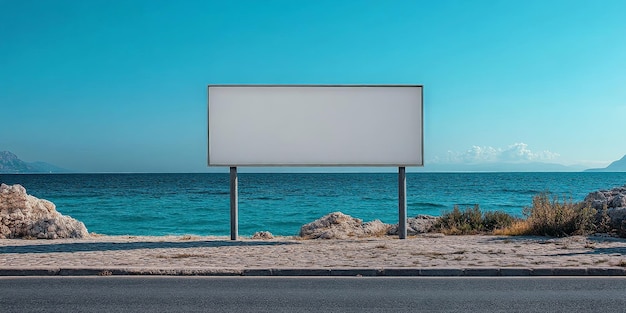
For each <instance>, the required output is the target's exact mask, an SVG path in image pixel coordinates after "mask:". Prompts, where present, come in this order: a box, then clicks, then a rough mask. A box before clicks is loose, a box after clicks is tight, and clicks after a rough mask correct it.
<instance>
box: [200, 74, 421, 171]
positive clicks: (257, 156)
mask: <svg viewBox="0 0 626 313" xmlns="http://www.w3.org/2000/svg"><path fill="white" fill-rule="evenodd" d="M422 102H423V87H422V86H421V85H209V86H208V164H209V166H231V167H233V166H422V165H423V104H422Z"/></svg>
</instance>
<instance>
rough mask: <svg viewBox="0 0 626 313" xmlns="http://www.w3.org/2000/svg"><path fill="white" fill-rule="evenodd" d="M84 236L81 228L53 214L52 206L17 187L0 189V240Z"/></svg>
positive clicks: (71, 219) (83, 229)
mask: <svg viewBox="0 0 626 313" xmlns="http://www.w3.org/2000/svg"><path fill="white" fill-rule="evenodd" d="M87 236H89V233H88V232H87V228H86V227H85V224H83V223H81V222H79V221H77V220H75V219H73V218H71V217H69V216H65V215H62V214H61V213H59V212H57V210H56V206H55V205H54V203H52V202H50V201H48V200H44V199H38V198H35V197H33V196H31V195H28V194H27V193H26V189H25V188H24V187H22V186H21V185H13V186H9V185H6V184H1V185H0V239H4V238H38V239H56V238H84V237H87Z"/></svg>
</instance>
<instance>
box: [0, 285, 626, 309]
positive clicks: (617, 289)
mask: <svg viewBox="0 0 626 313" xmlns="http://www.w3.org/2000/svg"><path fill="white" fill-rule="evenodd" d="M625 295H626V278H618V277H604V278H573V277H543V278H536V277H493V278H452V277H449V278H423V277H422V278H418V277H415V278H413V277H395V278H388V277H337V278H333V277H268V278H263V277H159V276H140V277H130V276H119V277H118V276H109V277H0V308H1V309H0V311H1V312H3V313H10V312H468V311H474V312H516V311H517V312H519V311H523V312H546V311H550V312H594V311H595V312H599V311H601V312H623V310H624V308H626V296H625Z"/></svg>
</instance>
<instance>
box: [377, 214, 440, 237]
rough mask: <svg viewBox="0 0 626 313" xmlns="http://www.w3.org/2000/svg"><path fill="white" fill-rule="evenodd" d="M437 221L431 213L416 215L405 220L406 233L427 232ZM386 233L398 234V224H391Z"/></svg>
mask: <svg viewBox="0 0 626 313" xmlns="http://www.w3.org/2000/svg"><path fill="white" fill-rule="evenodd" d="M436 222H437V217H436V216H431V215H422V214H420V215H418V216H416V217H411V218H408V219H407V220H406V233H407V235H408V236H413V235H417V234H423V233H428V232H430V231H431V230H432V228H433V226H434V225H435V223H436ZM387 234H388V235H397V234H398V224H395V225H392V226H391V227H390V228H389V231H388V232H387Z"/></svg>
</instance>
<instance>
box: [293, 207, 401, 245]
mask: <svg viewBox="0 0 626 313" xmlns="http://www.w3.org/2000/svg"><path fill="white" fill-rule="evenodd" d="M389 227H390V225H389V224H384V223H383V222H381V221H379V220H375V221H371V222H367V223H363V221H362V220H361V219H358V218H354V217H352V216H349V215H346V214H343V213H341V212H334V213H330V214H328V215H325V216H323V217H321V218H320V219H318V220H315V221H313V222H311V223H308V224H306V225H303V226H302V227H301V228H300V237H302V238H305V239H347V238H350V237H357V238H362V237H372V236H383V235H385V234H386V233H387V231H388V230H389Z"/></svg>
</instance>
